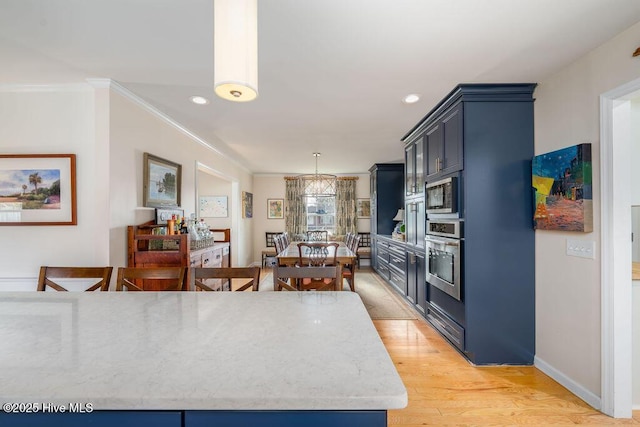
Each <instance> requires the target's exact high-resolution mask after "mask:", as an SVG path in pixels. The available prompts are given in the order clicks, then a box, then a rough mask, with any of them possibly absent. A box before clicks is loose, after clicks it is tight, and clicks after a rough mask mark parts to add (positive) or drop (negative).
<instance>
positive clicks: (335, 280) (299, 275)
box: [273, 264, 342, 291]
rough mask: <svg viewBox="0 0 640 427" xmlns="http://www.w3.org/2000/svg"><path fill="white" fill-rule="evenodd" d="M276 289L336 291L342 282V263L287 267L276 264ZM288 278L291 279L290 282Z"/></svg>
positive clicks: (274, 273) (274, 287)
mask: <svg viewBox="0 0 640 427" xmlns="http://www.w3.org/2000/svg"><path fill="white" fill-rule="evenodd" d="M273 277H274V281H275V283H274V286H273V289H274V290H276V291H281V290H283V289H284V290H287V291H310V290H315V291H336V290H340V289H339V288H340V286H341V284H342V268H341V267H340V264H336V265H333V266H326V267H286V266H279V265H276V266H275V267H274V270H273ZM286 278H289V279H291V281H290V283H289V282H287V281H286Z"/></svg>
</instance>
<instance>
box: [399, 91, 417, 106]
mask: <svg viewBox="0 0 640 427" xmlns="http://www.w3.org/2000/svg"><path fill="white" fill-rule="evenodd" d="M418 101H420V95H418V94H415V93H412V94H411V95H407V96H405V97H404V98H402V102H404V103H405V104H413V103H414V102H418Z"/></svg>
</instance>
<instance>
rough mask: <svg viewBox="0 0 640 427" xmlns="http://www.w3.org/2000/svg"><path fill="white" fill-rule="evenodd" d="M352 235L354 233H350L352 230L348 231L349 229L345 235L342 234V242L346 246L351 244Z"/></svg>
mask: <svg viewBox="0 0 640 427" xmlns="http://www.w3.org/2000/svg"><path fill="white" fill-rule="evenodd" d="M353 237H354V233H352V232H350V231H349V232H348V233H347V234H345V236H344V244H345V245H346V246H347V247H350V245H351V239H353Z"/></svg>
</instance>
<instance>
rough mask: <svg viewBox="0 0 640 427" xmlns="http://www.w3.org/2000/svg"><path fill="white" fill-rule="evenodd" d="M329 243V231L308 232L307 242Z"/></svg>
mask: <svg viewBox="0 0 640 427" xmlns="http://www.w3.org/2000/svg"><path fill="white" fill-rule="evenodd" d="M327 241H329V232H328V231H327V230H309V231H307V242H327Z"/></svg>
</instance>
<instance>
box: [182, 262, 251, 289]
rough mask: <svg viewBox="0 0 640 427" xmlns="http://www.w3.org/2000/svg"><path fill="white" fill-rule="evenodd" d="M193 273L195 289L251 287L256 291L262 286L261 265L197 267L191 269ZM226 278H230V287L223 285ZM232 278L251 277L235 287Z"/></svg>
mask: <svg viewBox="0 0 640 427" xmlns="http://www.w3.org/2000/svg"><path fill="white" fill-rule="evenodd" d="M191 275H192V276H193V285H194V287H195V290H202V291H245V290H247V289H249V288H251V290H252V291H254V292H256V291H258V290H259V287H260V267H221V268H204V267H196V268H192V269H191ZM212 279H213V280H212ZM224 279H226V280H228V283H229V286H228V287H227V286H223V280H224ZM232 279H249V281H248V282H246V283H244V284H242V285H240V287H238V288H236V289H233V282H232Z"/></svg>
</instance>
